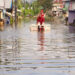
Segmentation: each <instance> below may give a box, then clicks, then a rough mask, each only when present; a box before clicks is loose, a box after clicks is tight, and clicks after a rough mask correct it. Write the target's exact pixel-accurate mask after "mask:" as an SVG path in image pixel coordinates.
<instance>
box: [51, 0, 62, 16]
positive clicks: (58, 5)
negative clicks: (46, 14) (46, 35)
mask: <svg viewBox="0 0 75 75" xmlns="http://www.w3.org/2000/svg"><path fill="white" fill-rule="evenodd" d="M62 9H63V0H54V1H53V8H52V11H53V12H54V14H56V15H57V16H58V15H59V13H60V12H61V11H62Z"/></svg>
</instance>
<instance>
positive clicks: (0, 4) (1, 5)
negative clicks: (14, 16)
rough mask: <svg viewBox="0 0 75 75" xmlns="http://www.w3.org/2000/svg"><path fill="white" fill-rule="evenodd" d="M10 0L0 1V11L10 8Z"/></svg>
mask: <svg viewBox="0 0 75 75" xmlns="http://www.w3.org/2000/svg"><path fill="white" fill-rule="evenodd" d="M11 4H12V0H0V9H3V8H6V9H9V8H11Z"/></svg>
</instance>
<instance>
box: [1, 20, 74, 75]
mask: <svg viewBox="0 0 75 75" xmlns="http://www.w3.org/2000/svg"><path fill="white" fill-rule="evenodd" d="M35 23H36V22H35V21H34V20H31V21H30V22H24V21H23V22H22V23H19V24H18V25H17V26H16V28H15V27H14V26H11V25H5V26H4V28H3V29H2V30H1V31H0V75H74V74H75V29H74V27H69V26H65V25H63V24H60V25H58V24H50V26H51V31H49V32H37V31H36V32H31V31H30V25H31V24H35ZM46 24H47V23H46Z"/></svg>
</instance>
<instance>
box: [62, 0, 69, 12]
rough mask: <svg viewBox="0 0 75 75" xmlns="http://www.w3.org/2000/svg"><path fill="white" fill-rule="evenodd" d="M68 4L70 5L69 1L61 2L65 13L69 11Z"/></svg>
mask: <svg viewBox="0 0 75 75" xmlns="http://www.w3.org/2000/svg"><path fill="white" fill-rule="evenodd" d="M69 4H70V0H63V5H64V8H65V9H66V11H68V9H69Z"/></svg>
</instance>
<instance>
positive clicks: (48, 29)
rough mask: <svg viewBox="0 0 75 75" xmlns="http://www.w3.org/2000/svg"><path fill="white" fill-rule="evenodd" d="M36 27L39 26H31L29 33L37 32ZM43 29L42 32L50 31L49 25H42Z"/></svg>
mask: <svg viewBox="0 0 75 75" xmlns="http://www.w3.org/2000/svg"><path fill="white" fill-rule="evenodd" d="M38 26H39V25H36V24H32V25H31V26H30V30H31V31H38ZM42 26H43V27H44V31H50V28H51V27H50V24H43V25H42Z"/></svg>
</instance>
